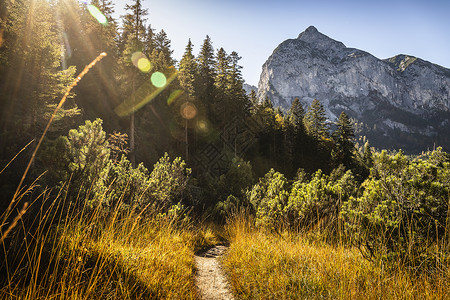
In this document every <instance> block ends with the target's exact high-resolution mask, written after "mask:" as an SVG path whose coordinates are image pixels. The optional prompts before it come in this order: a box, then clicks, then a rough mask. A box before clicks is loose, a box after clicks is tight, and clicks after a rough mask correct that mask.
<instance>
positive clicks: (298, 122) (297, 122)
mask: <svg viewBox="0 0 450 300" xmlns="http://www.w3.org/2000/svg"><path fill="white" fill-rule="evenodd" d="M288 116H289V121H290V122H291V123H292V124H293V125H294V126H295V127H303V118H304V116H305V110H304V109H303V105H302V104H301V103H300V99H299V98H295V99H294V101H292V104H291V108H290V109H289V112H288Z"/></svg>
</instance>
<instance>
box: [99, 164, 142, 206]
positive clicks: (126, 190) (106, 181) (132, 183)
mask: <svg viewBox="0 0 450 300" xmlns="http://www.w3.org/2000/svg"><path fill="white" fill-rule="evenodd" d="M103 173H104V176H102V178H101V179H100V180H98V181H97V182H96V185H95V197H94V198H93V199H94V200H93V201H92V202H91V206H95V205H99V204H100V205H101V206H102V208H103V210H104V211H107V212H109V211H113V209H114V208H116V206H117V205H118V204H119V203H120V211H127V210H128V209H129V208H133V207H137V208H138V209H142V208H144V206H145V205H144V203H145V202H146V201H145V200H146V199H147V198H146V197H148V196H147V191H148V178H149V171H148V170H147V168H145V167H144V165H143V164H142V163H141V164H139V165H138V166H137V167H136V168H133V166H132V164H131V162H130V161H129V160H128V159H127V158H126V157H125V156H124V155H123V156H122V158H121V159H120V161H118V162H114V161H110V162H109V164H108V166H106V167H105V169H104V170H103ZM117 209H119V208H117Z"/></svg>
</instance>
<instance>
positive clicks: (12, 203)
mask: <svg viewBox="0 0 450 300" xmlns="http://www.w3.org/2000/svg"><path fill="white" fill-rule="evenodd" d="M106 55H107V54H106V53H105V52H102V53H100V55H98V56H97V57H96V58H95V59H94V60H93V61H92V62H91V63H90V64H89V65H87V66H86V67H85V68H84V69H83V71H81V73H80V74H79V75H78V76H77V77H76V78H75V80H74V81H73V82H72V84H71V85H70V86H69V87H68V88H67V90H66V92H65V93H64V95H63V97H62V98H61V100H60V101H59V103H58V105H57V106H56V108H55V110H54V111H53V114H52V115H51V117H50V120H49V121H48V122H47V125H46V127H45V129H44V131H43V133H42V135H41V137H40V139H39V141H38V143H37V145H36V147H35V148H34V151H33V153H32V155H31V158H30V160H29V161H28V164H27V166H26V168H25V171H24V172H23V175H22V178H21V179H20V182H19V184H18V185H17V188H16V191H15V193H14V195H13V197H12V199H11V201H10V203H9V205H8V207H7V209H6V211H5V212H4V213H3V214H2V217H1V224H2V226H1V227H0V228H2V227H3V225H4V224H5V223H6V220H7V219H8V218H9V216H10V213H11V210H12V209H13V208H14V207H15V203H16V202H17V200H18V198H20V195H23V194H21V188H22V185H23V182H24V181H25V178H26V177H27V174H28V171H29V170H30V167H31V165H32V164H33V162H34V159H35V157H36V153H37V151H38V150H39V148H40V146H41V144H42V141H43V140H44V137H45V135H46V134H47V131H48V129H49V128H50V125H51V124H52V122H53V119H54V118H55V116H56V114H57V113H58V111H59V109H60V108H61V107H62V106H63V105H64V103H65V102H66V99H67V97H68V96H69V94H70V92H71V91H72V89H73V88H74V87H75V86H77V84H78V83H79V82H80V80H81V79H82V78H83V77H84V75H86V74H87V73H88V72H89V70H90V69H91V68H92V67H94V66H95V64H96V63H97V62H99V61H100V60H102V58H103V57H105V56H106ZM30 143H31V142H30ZM30 143H29V144H30ZM29 144H28V145H29ZM28 145H26V146H25V147H24V148H23V149H22V150H21V151H19V153H18V154H17V155H19V154H20V152H22V151H23V150H24V149H25V148H26V147H28ZM17 155H16V156H15V157H14V158H13V159H12V160H14V159H15V158H16V157H17ZM12 160H11V161H10V162H9V163H8V164H7V165H6V166H5V168H7V167H8V166H9V165H10V163H11V162H12ZM5 168H3V169H2V171H1V172H0V174H1V173H2V172H3V171H4V169H5ZM27 206H28V203H26V204H24V208H23V209H22V210H21V211H20V213H19V214H21V215H20V216H21V217H22V216H23V215H24V214H25V212H26V208H27ZM13 224H14V223H13ZM16 224H17V222H16ZM11 230H12V228H11V226H10V227H9V228H8V230H7V231H5V232H4V233H2V235H1V237H0V240H1V242H3V240H4V239H5V238H6V236H7V234H8V233H9V232H10V231H11Z"/></svg>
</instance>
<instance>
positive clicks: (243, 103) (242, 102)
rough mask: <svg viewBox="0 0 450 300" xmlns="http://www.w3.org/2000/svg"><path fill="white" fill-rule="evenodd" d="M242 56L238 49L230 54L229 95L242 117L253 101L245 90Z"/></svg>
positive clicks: (247, 111) (236, 110)
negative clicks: (240, 63)
mask: <svg viewBox="0 0 450 300" xmlns="http://www.w3.org/2000/svg"><path fill="white" fill-rule="evenodd" d="M240 59H241V57H240V56H239V55H238V54H237V52H236V51H233V52H231V54H230V55H229V62H230V70H229V75H228V77H229V87H228V89H229V92H228V93H229V95H230V97H231V100H232V102H233V103H232V105H233V107H234V112H235V113H236V114H237V115H240V116H241V117H244V115H245V114H247V113H249V112H250V109H251V107H252V103H251V102H250V99H249V97H248V96H247V95H246V93H245V91H244V87H243V85H244V79H243V78H242V72H241V69H242V66H240V65H239V60H240Z"/></svg>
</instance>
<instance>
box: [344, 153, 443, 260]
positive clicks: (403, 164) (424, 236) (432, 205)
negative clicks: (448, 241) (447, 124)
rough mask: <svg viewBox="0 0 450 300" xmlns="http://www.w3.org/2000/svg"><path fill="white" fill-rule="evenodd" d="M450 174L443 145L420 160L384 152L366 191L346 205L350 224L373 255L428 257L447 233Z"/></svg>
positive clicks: (369, 179) (404, 257)
mask: <svg viewBox="0 0 450 300" xmlns="http://www.w3.org/2000/svg"><path fill="white" fill-rule="evenodd" d="M449 178H450V161H449V159H448V156H447V155H445V154H444V152H442V149H440V148H439V149H437V150H435V151H433V152H429V153H427V154H426V155H425V156H424V157H418V158H414V159H411V158H408V157H406V156H405V155H404V154H403V153H402V152H398V153H397V154H388V153H387V152H386V151H382V152H381V153H379V154H376V155H375V158H374V166H373V168H372V172H371V175H370V177H369V178H368V179H367V180H366V181H365V182H364V183H363V185H362V187H363V188H364V192H363V194H362V195H361V196H360V197H358V198H353V197H352V198H350V200H349V201H348V202H347V203H346V204H344V206H343V209H342V216H343V218H344V220H345V223H346V228H347V229H348V230H349V232H350V233H351V235H352V236H353V237H354V239H355V241H356V242H357V243H358V244H359V245H361V246H363V247H364V248H365V249H366V250H367V252H368V253H367V254H368V255H370V256H380V255H381V256H384V255H387V256H388V257H391V258H392V257H400V258H403V259H406V260H407V261H411V260H415V259H418V258H420V256H421V255H422V258H423V256H426V254H425V253H426V250H427V248H428V247H429V246H430V245H431V244H434V243H438V242H439V241H440V239H442V238H444V233H445V230H446V228H445V227H446V224H447V223H448V220H447V218H448V209H449V207H448V204H449V202H448V201H449V198H448V196H449V192H450V190H449V188H450V183H449ZM422 258H420V259H422Z"/></svg>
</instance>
